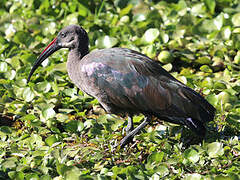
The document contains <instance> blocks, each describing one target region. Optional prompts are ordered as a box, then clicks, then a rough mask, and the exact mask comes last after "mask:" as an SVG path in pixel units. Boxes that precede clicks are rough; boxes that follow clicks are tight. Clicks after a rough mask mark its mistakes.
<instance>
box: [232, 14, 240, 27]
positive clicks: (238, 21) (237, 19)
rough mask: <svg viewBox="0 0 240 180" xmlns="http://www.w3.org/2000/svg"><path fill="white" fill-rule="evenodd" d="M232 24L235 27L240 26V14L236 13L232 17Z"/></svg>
mask: <svg viewBox="0 0 240 180" xmlns="http://www.w3.org/2000/svg"><path fill="white" fill-rule="evenodd" d="M232 23H233V25H234V26H240V13H236V14H234V15H233V16H232Z"/></svg>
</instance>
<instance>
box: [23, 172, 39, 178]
mask: <svg viewBox="0 0 240 180" xmlns="http://www.w3.org/2000/svg"><path fill="white" fill-rule="evenodd" d="M25 177H26V180H39V177H38V175H37V173H30V174H26V176H25Z"/></svg>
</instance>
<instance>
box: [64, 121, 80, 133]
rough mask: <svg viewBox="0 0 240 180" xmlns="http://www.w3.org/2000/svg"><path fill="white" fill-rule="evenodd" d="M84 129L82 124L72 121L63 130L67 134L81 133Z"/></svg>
mask: <svg viewBox="0 0 240 180" xmlns="http://www.w3.org/2000/svg"><path fill="white" fill-rule="evenodd" d="M83 128H84V124H83V123H82V122H81V121H76V120H72V121H69V122H68V123H67V124H66V125H65V130H66V131H68V132H72V133H74V132H81V131H82V130H83Z"/></svg>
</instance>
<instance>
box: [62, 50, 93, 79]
mask: <svg viewBox="0 0 240 180" xmlns="http://www.w3.org/2000/svg"><path fill="white" fill-rule="evenodd" d="M88 52H89V50H88V47H86V48H81V49H78V48H74V49H70V52H69V54H68V60H67V71H68V75H69V77H70V79H71V80H72V81H73V83H76V82H78V81H79V75H78V72H79V64H80V61H81V59H82V58H83V57H84V56H85V55H87V54H88Z"/></svg>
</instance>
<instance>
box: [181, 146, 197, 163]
mask: <svg viewBox="0 0 240 180" xmlns="http://www.w3.org/2000/svg"><path fill="white" fill-rule="evenodd" d="M184 157H185V158H186V159H188V160H189V161H190V162H192V163H196V162H198V161H199V158H200V157H199V154H198V152H197V151H196V150H194V149H187V150H186V151H185V152H184Z"/></svg>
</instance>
